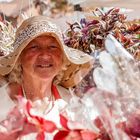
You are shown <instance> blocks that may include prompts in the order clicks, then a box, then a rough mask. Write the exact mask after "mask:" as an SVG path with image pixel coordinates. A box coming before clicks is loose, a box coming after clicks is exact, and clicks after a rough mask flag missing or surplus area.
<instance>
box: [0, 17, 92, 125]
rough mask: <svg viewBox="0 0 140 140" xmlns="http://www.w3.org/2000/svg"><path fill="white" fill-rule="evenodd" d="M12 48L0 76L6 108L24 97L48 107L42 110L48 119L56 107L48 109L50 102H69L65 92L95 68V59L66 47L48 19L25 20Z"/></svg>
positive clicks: (3, 61)
mask: <svg viewBox="0 0 140 140" xmlns="http://www.w3.org/2000/svg"><path fill="white" fill-rule="evenodd" d="M12 46H13V48H14V50H13V52H11V53H10V54H9V55H7V56H4V57H1V58H0V64H1V65H0V75H1V76H3V77H4V79H6V80H7V85H6V87H7V89H8V96H7V95H5V96H7V104H8V102H13V104H15V103H16V100H17V96H18V95H22V96H23V97H25V98H27V99H29V100H31V101H33V102H38V101H39V102H43V103H46V108H45V110H42V114H44V115H45V116H47V115H48V113H51V110H53V108H54V106H55V105H54V104H53V105H52V104H51V109H48V108H50V107H49V105H50V104H48V102H49V101H53V102H55V101H57V100H58V99H62V100H63V101H65V102H68V101H69V99H70V96H71V95H70V94H69V93H68V90H66V88H69V87H73V86H74V85H76V84H77V83H78V82H80V80H81V79H82V78H83V76H85V75H86V74H87V72H88V71H89V70H90V69H91V67H92V66H91V64H90V63H91V61H92V58H91V57H90V56H89V55H87V54H85V53H83V52H81V51H78V50H75V49H73V48H68V47H67V46H65V45H64V43H63V40H62V33H61V31H60V30H59V28H58V27H57V26H56V25H55V24H53V23H52V22H50V21H49V19H48V18H47V17H45V16H36V17H31V18H29V19H27V20H25V21H24V22H23V23H22V24H21V26H20V27H19V28H18V29H17V32H16V36H15V40H14V43H13V44H12ZM48 116H49V115H48ZM50 116H51V115H50ZM48 118H49V117H48ZM48 118H47V119H48ZM56 123H57V122H56Z"/></svg>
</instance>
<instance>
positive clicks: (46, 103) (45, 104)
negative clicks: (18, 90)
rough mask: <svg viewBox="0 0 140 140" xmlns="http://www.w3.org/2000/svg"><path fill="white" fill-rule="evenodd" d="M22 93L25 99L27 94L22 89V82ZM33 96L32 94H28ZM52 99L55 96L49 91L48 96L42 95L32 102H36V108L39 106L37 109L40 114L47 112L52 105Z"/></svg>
mask: <svg viewBox="0 0 140 140" xmlns="http://www.w3.org/2000/svg"><path fill="white" fill-rule="evenodd" d="M22 94H23V96H24V97H25V98H26V99H27V95H26V92H25V89H24V86H23V84H22ZM30 95H32V96H33V94H30ZM54 101H55V98H54V96H53V93H51V95H50V97H44V98H43V99H42V100H40V99H39V100H37V101H35V102H34V104H36V107H37V108H38V106H39V110H40V111H41V112H42V114H44V115H45V114H48V113H49V112H50V111H51V110H52V109H53V107H54Z"/></svg>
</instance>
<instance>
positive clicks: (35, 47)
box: [30, 45, 39, 49]
mask: <svg viewBox="0 0 140 140" xmlns="http://www.w3.org/2000/svg"><path fill="white" fill-rule="evenodd" d="M38 47H39V46H38V45H33V46H31V47H30V49H37V48H38Z"/></svg>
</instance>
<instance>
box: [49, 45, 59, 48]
mask: <svg viewBox="0 0 140 140" xmlns="http://www.w3.org/2000/svg"><path fill="white" fill-rule="evenodd" d="M50 48H53V49H55V48H58V47H57V46H55V45H52V46H50Z"/></svg>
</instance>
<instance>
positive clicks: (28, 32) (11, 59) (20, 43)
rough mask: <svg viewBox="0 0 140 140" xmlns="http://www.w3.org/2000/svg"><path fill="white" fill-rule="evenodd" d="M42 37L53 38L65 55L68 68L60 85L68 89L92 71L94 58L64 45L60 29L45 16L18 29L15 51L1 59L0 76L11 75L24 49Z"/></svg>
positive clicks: (36, 17) (26, 22)
mask: <svg viewBox="0 0 140 140" xmlns="http://www.w3.org/2000/svg"><path fill="white" fill-rule="evenodd" d="M41 35H50V36H53V37H54V38H55V39H56V40H57V41H58V43H59V44H60V46H61V47H62V50H63V52H64V54H65V56H64V57H65V59H66V67H67V69H66V70H65V71H64V75H63V78H62V80H61V82H60V84H61V85H62V86H64V87H66V88H68V87H73V86H74V85H76V84H78V83H79V82H80V81H81V79H82V78H83V77H84V76H85V75H86V74H87V73H88V72H89V70H91V68H92V65H91V62H92V61H93V57H91V56H89V55H88V54H85V53H84V52H81V51H79V50H76V49H73V48H69V47H67V46H66V45H64V42H63V38H62V33H61V31H60V29H59V28H58V27H57V26H56V25H55V24H53V23H52V22H50V19H48V18H47V17H45V16H35V17H31V18H29V19H27V20H25V21H24V22H23V23H22V24H21V26H20V27H19V28H18V29H17V31H16V35H15V40H14V43H13V44H12V47H13V48H14V50H13V51H12V52H11V53H10V54H9V55H7V56H3V57H1V58H0V75H2V76H4V75H7V74H9V73H10V72H11V71H12V69H13V67H14V65H15V63H16V61H17V59H18V57H19V56H20V54H21V52H22V51H23V49H24V48H25V47H26V46H27V45H28V44H29V43H30V42H31V41H32V40H33V39H35V38H36V37H38V36H41Z"/></svg>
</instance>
